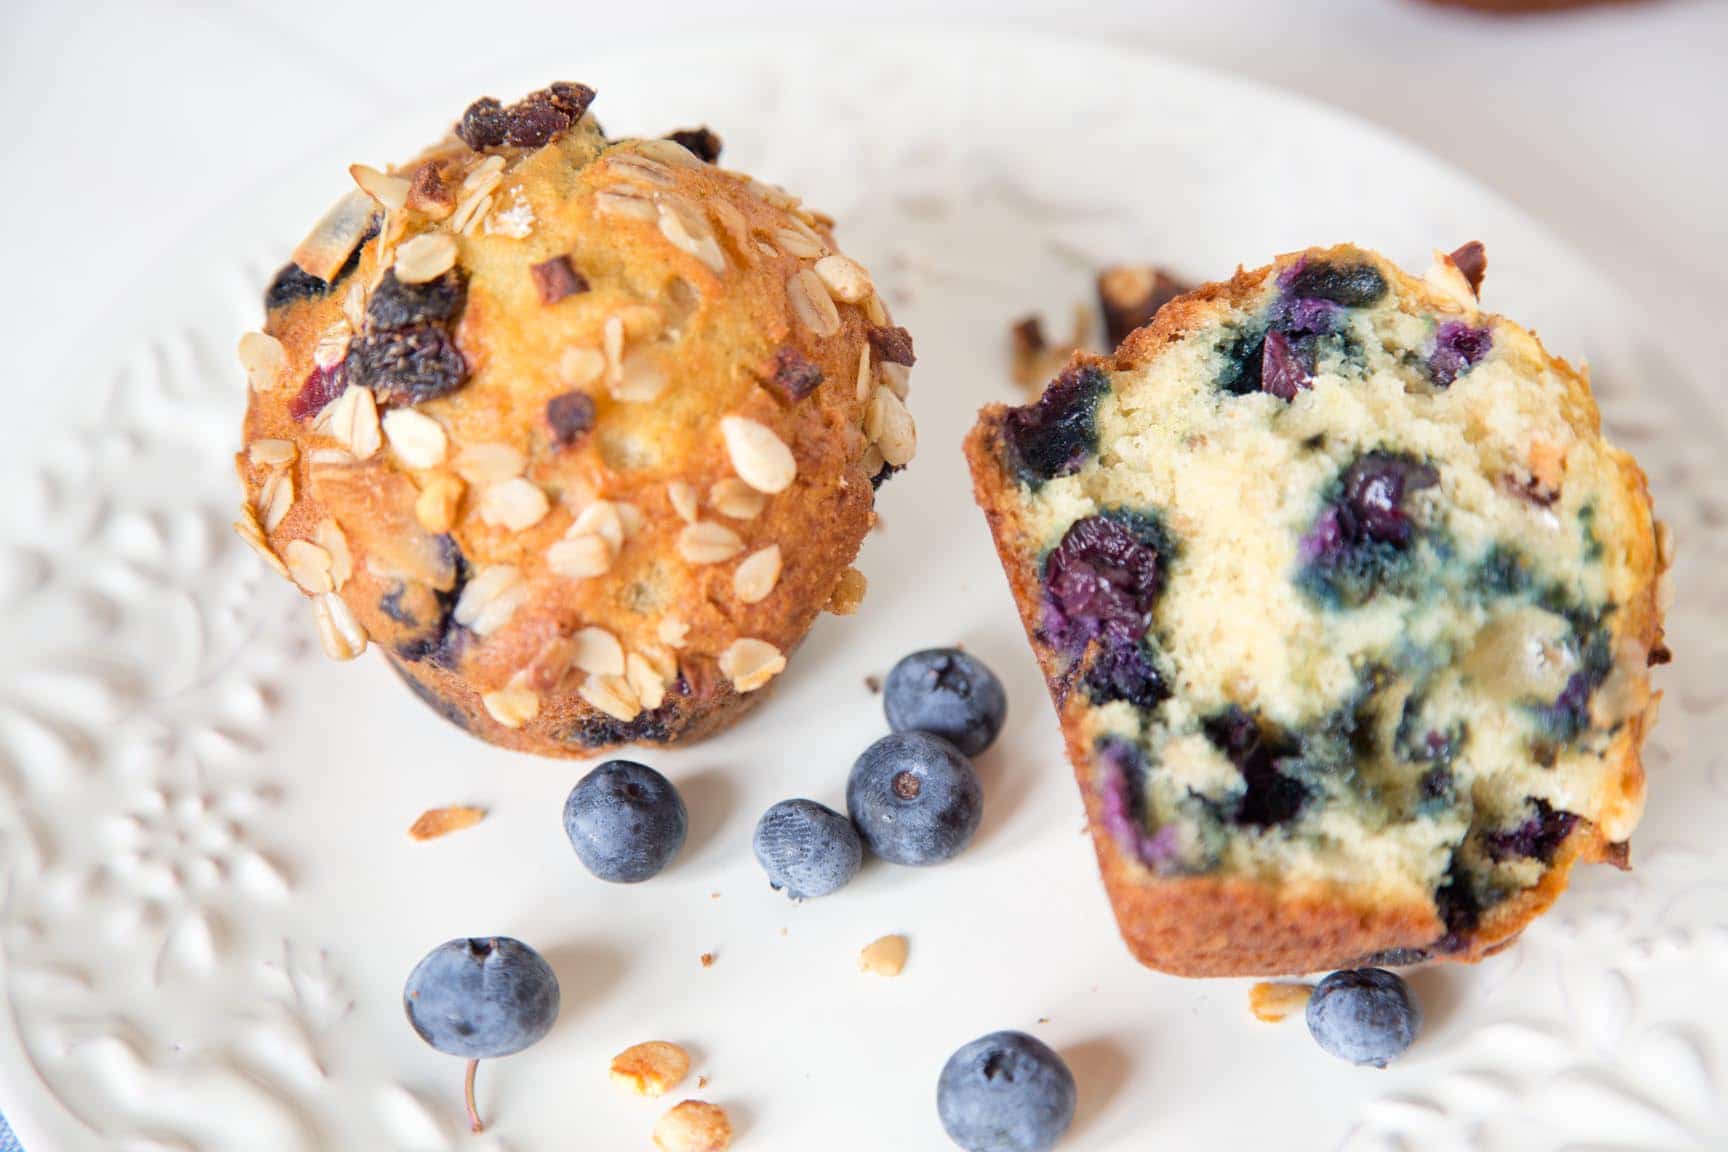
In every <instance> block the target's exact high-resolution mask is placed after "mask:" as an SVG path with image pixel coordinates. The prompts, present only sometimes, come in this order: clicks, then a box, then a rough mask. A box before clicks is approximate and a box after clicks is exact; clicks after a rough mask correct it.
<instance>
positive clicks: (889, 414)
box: [864, 386, 918, 468]
mask: <svg viewBox="0 0 1728 1152" xmlns="http://www.w3.org/2000/svg"><path fill="white" fill-rule="evenodd" d="M864 435H865V436H867V437H869V438H870V441H871V442H872V443H874V444H875V445H876V447H878V448H880V449H881V450H882V459H883V460H884V461H885V462H886V463H888V464H889V465H890V466H892V467H895V468H899V467H902V466H904V465H906V464H908V463H910V462H911V460H912V457H913V455H914V454H916V452H917V450H918V428H917V426H916V425H915V424H914V423H913V422H912V413H910V412H908V411H907V410H906V405H904V404H902V403H901V402H900V397H898V396H896V395H894V393H893V392H891V391H889V390H888V389H887V388H884V387H881V386H878V387H877V389H876V391H874V392H872V393H871V394H870V407H869V408H868V410H866V412H865V415H864Z"/></svg>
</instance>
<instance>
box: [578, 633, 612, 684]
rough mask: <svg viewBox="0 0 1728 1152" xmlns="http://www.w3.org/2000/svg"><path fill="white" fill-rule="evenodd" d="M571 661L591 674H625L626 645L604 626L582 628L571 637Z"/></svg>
mask: <svg viewBox="0 0 1728 1152" xmlns="http://www.w3.org/2000/svg"><path fill="white" fill-rule="evenodd" d="M570 639H571V642H572V648H571V652H570V663H571V665H572V666H574V667H576V668H580V669H581V670H582V671H584V672H586V673H588V674H589V675H591V676H622V675H624V645H622V644H620V643H618V637H616V636H614V635H612V633H610V632H608V631H606V629H604V628H594V627H588V628H581V629H578V630H577V631H576V632H575V633H574V634H573V635H572V636H571V637H570Z"/></svg>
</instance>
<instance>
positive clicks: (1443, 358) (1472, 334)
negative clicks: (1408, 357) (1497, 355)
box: [1428, 320, 1494, 388]
mask: <svg viewBox="0 0 1728 1152" xmlns="http://www.w3.org/2000/svg"><path fill="white" fill-rule="evenodd" d="M1492 347H1494V334H1493V333H1492V332H1490V331H1489V330H1488V329H1486V328H1472V327H1471V326H1470V325H1468V324H1466V323H1464V321H1462V320H1442V321H1440V323H1439V325H1438V326H1437V327H1436V328H1435V329H1434V351H1433V352H1431V353H1429V356H1428V374H1429V375H1430V376H1432V377H1433V379H1434V386H1435V387H1436V388H1446V387H1449V386H1450V385H1451V383H1452V382H1453V381H1454V380H1456V379H1458V377H1460V376H1462V375H1464V373H1466V372H1468V371H1470V369H1472V368H1474V367H1476V365H1477V364H1479V363H1481V361H1482V358H1483V357H1484V356H1486V355H1488V350H1489V349H1491V348H1492Z"/></svg>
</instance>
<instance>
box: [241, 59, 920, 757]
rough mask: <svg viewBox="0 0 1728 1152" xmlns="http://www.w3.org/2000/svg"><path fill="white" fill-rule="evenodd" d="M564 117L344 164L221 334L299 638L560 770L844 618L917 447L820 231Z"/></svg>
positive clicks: (855, 279)
mask: <svg viewBox="0 0 1728 1152" xmlns="http://www.w3.org/2000/svg"><path fill="white" fill-rule="evenodd" d="M593 100H594V92H593V91H592V90H591V89H589V88H586V87H584V86H582V85H579V84H554V85H552V86H550V87H548V88H546V89H543V90H541V91H538V92H534V93H530V94H529V95H528V96H526V97H524V98H522V99H521V100H518V101H516V102H514V103H510V104H505V103H503V102H501V101H497V100H491V99H484V100H479V101H476V102H475V103H474V104H473V105H472V106H470V107H469V108H468V109H467V110H466V111H465V112H464V113H463V115H462V116H461V117H460V119H459V121H458V122H457V124H456V127H455V130H454V135H452V136H450V137H448V138H446V139H445V140H443V141H442V142H440V143H438V144H436V145H434V146H433V147H431V148H429V149H427V150H426V151H424V152H422V153H421V154H420V155H418V156H416V157H414V158H413V159H411V160H409V161H408V162H407V163H405V164H403V165H401V166H399V167H396V168H392V169H389V170H387V171H381V170H379V169H375V168H371V167H367V166H365V165H355V166H353V167H352V168H351V169H350V174H351V176H352V177H353V180H354V183H355V187H354V189H353V190H352V191H350V192H349V193H348V194H347V195H346V196H344V197H343V198H342V199H341V200H340V201H339V202H338V203H337V204H336V205H335V206H334V207H333V208H332V209H331V210H330V211H329V212H328V213H326V214H325V216H324V217H323V218H322V219H321V220H319V221H318V223H317V224H316V226H315V227H314V228H313V230H312V232H311V233H310V234H309V235H308V236H307V238H306V240H305V241H304V242H303V243H302V244H301V245H300V246H299V247H298V248H297V249H296V250H295V253H294V262H293V263H292V264H290V265H288V266H287V267H285V268H284V269H283V270H282V271H281V272H280V273H278V274H277V275H276V277H275V278H274V279H273V280H272V282H271V285H270V288H269V291H268V292H267V294H266V298H265V322H264V327H263V331H261V332H253V333H248V334H247V335H246V336H245V337H244V338H243V339H242V340H241V344H240V355H241V359H242V361H243V363H244V365H245V367H246V370H247V374H248V376H249V378H250V380H251V384H252V390H251V395H250V405H249V409H248V412H247V414H246V420H245V425H244V441H245V447H244V449H243V451H242V452H241V453H240V455H239V456H238V458H237V467H238V469H239V473H240V479H241V481H242V484H243V486H244V490H245V506H244V510H243V512H242V515H241V519H240V521H239V523H238V524H237V528H238V529H239V531H240V533H241V535H242V536H243V537H244V538H245V539H246V541H247V542H248V543H249V544H251V545H252V546H253V547H254V548H255V549H256V550H258V552H259V553H260V554H261V555H262V556H263V557H264V559H265V560H266V562H268V563H269V564H270V565H271V566H272V567H273V568H274V569H276V570H277V571H278V572H279V573H280V574H282V575H283V576H285V577H288V578H289V579H291V580H293V581H294V583H295V584H297V585H298V586H299V587H300V588H301V589H302V590H303V591H304V592H305V593H306V595H307V596H308V597H310V598H311V600H312V608H313V614H314V619H315V621H316V625H317V628H318V631H319V635H320V638H321V640H322V641H323V646H324V648H325V650H326V651H327V652H328V653H329V654H330V655H332V656H334V657H336V658H338V659H348V658H351V657H353V656H356V655H358V654H359V653H360V652H362V651H363V650H364V649H365V648H366V647H368V646H369V645H376V646H377V647H379V648H380V649H382V650H383V653H384V655H385V658H386V659H388V660H389V661H390V662H391V663H392V664H393V665H394V666H395V667H396V669H397V670H398V671H399V672H400V673H401V674H402V675H403V676H404V677H405V678H406V679H407V680H409V681H410V682H411V683H412V684H413V685H414V686H415V688H416V691H417V692H418V694H419V695H420V696H421V697H422V698H423V699H426V700H428V701H429V702H434V706H435V707H436V708H437V710H438V711H440V712H441V713H443V714H444V715H447V716H452V717H458V718H460V720H461V723H462V725H463V727H465V728H466V729H467V730H468V731H470V732H472V733H474V734H475V735H477V736H479V737H481V738H483V739H485V740H489V741H491V742H493V743H496V744H501V745H504V746H507V747H512V748H519V749H523V750H526V751H532V752H538V753H543V754H548V755H565V756H588V755H593V754H595V753H598V752H600V751H603V750H605V749H607V748H610V747H613V746H615V745H618V744H621V743H627V742H633V741H646V742H653V743H664V742H671V741H677V740H687V739H692V738H696V737H699V736H701V735H703V734H705V733H708V732H711V731H713V730H715V729H717V728H719V727H722V726H724V725H725V724H726V723H728V722H729V721H730V720H732V719H733V718H735V717H736V716H737V715H738V714H739V713H740V712H741V711H742V710H743V709H744V708H745V707H746V706H747V705H748V704H749V703H750V702H751V701H753V700H756V699H759V698H760V695H761V690H762V689H763V688H764V687H766V686H767V685H768V684H769V683H770V682H771V681H772V680H773V679H774V677H775V676H777V675H778V674H779V673H780V672H781V671H782V670H783V669H784V667H785V665H786V660H787V658H788V656H789V655H790V653H791V651H792V649H793V648H794V647H796V645H797V644H798V642H799V641H800V640H801V639H802V638H803V636H804V634H805V632H807V631H808V629H809V628H810V625H811V624H812V623H813V621H814V620H815V617H816V616H817V614H818V613H819V612H821V611H822V610H823V608H824V607H825V606H826V605H828V604H829V603H830V602H831V601H832V602H834V603H845V604H847V605H851V604H854V603H855V602H856V601H857V599H858V596H859V592H860V587H861V581H860V580H859V579H858V577H857V574H856V573H855V572H854V571H852V570H851V569H850V565H851V563H852V560H853V559H854V557H855V556H856V554H857V552H858V548H859V546H860V544H861V542H862V540H863V538H864V535H865V533H866V531H867V530H868V528H869V524H870V519H871V508H872V502H873V491H874V488H875V486H876V485H877V484H880V483H881V482H882V481H883V480H885V479H886V478H887V477H889V476H891V475H893V474H894V473H895V472H897V471H898V470H900V469H901V468H903V467H904V466H905V465H906V464H907V463H908V461H910V459H911V458H912V455H913V451H914V448H915V445H916V430H915V427H914V424H913V421H912V417H911V415H910V414H909V413H908V411H907V409H906V405H905V397H906V394H907V379H908V372H909V369H910V366H911V364H912V362H913V360H914V355H913V342H912V339H911V336H910V335H909V334H908V333H907V332H906V330H905V329H903V328H900V327H898V326H896V325H895V324H894V323H893V320H892V318H891V317H890V316H889V314H888V311H887V308H886V307H885V305H884V304H883V301H882V299H881V297H880V295H878V293H877V291H876V287H875V284H874V283H873V282H872V280H871V277H870V275H869V273H868V272H867V271H866V270H865V269H864V268H863V267H862V266H861V265H859V264H858V263H857V262H856V261H854V260H851V259H850V258H848V257H847V256H845V255H843V254H842V253H841V252H839V250H838V249H837V248H836V246H835V242H834V236H833V224H832V221H830V220H829V219H828V218H827V217H825V216H823V215H821V214H820V213H818V212H815V211H812V210H811V209H809V208H807V207H805V206H804V205H803V204H802V203H801V202H800V201H799V200H798V199H797V197H795V196H793V195H791V194H789V193H787V192H785V191H783V190H781V189H779V188H776V187H773V186H770V185H767V184H764V183H761V182H759V181H757V180H754V179H752V178H751V177H750V176H748V175H745V174H743V173H739V172H734V171H729V170H727V169H723V168H720V167H718V166H717V165H716V163H715V162H716V161H717V159H718V156H719V138H718V137H717V136H715V135H714V134H713V133H712V132H709V131H707V130H706V129H698V130H689V131H683V132H678V133H674V134H673V135H672V136H671V137H670V138H666V139H631V138H608V137H607V136H606V135H604V133H603V132H602V131H601V129H600V127H599V125H598V124H597V123H596V122H595V120H594V118H593V117H592V116H591V115H590V114H589V105H590V104H591V103H592V102H593ZM794 545H795V546H796V547H797V550H798V553H797V554H798V562H797V563H796V564H793V563H791V562H790V555H789V553H790V550H791V549H792V548H793V546H794Z"/></svg>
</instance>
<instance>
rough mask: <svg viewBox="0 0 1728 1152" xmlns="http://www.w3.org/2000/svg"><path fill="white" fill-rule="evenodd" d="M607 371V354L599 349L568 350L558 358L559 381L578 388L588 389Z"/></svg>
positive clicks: (574, 348)
mask: <svg viewBox="0 0 1728 1152" xmlns="http://www.w3.org/2000/svg"><path fill="white" fill-rule="evenodd" d="M605 371H606V354H605V353H603V352H601V351H600V350H599V349H598V348H577V347H572V348H566V349H564V351H563V352H562V353H560V354H559V357H558V379H560V380H562V381H563V382H564V383H566V384H569V385H571V386H573V387H576V388H582V387H586V386H587V385H589V384H592V383H594V381H596V380H598V379H600V375H601V373H603V372H605Z"/></svg>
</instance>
